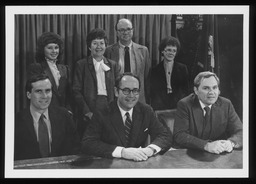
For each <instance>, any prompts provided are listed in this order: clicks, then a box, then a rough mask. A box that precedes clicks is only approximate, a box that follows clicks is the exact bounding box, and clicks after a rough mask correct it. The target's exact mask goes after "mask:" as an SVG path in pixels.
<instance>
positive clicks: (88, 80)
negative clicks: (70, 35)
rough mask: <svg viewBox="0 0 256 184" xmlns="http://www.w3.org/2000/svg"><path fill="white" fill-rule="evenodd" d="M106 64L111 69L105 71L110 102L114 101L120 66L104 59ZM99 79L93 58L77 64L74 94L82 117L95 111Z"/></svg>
mask: <svg viewBox="0 0 256 184" xmlns="http://www.w3.org/2000/svg"><path fill="white" fill-rule="evenodd" d="M103 60H104V63H105V64H106V65H107V66H108V67H109V68H110V70H109V71H105V82H106V89H107V99H108V102H111V101H112V100H114V97H115V94H114V86H115V79H116V78H117V76H118V75H119V66H118V65H117V64H116V63H115V62H114V61H111V60H110V59H107V58H104V59H103ZM97 90H98V87H97V77H96V71H95V68H94V64H93V58H92V57H91V56H89V57H88V58H85V59H82V60H79V61H78V62H77V63H76V67H75V72H74V80H73V94H74V98H75V102H76V105H77V108H78V113H79V114H80V116H83V115H84V114H86V113H88V112H94V111H95V101H96V99H97Z"/></svg>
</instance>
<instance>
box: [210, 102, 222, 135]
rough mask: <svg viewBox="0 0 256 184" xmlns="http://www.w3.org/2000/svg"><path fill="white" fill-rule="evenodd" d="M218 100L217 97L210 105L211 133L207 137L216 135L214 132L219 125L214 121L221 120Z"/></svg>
mask: <svg viewBox="0 0 256 184" xmlns="http://www.w3.org/2000/svg"><path fill="white" fill-rule="evenodd" d="M220 103H221V102H220V100H219V98H218V100H217V101H216V102H215V103H214V104H213V105H212V108H211V118H212V119H211V126H212V127H211V135H210V136H209V137H211V138H213V137H214V135H217V134H216V133H215V131H216V130H218V126H219V123H215V122H221V118H220V117H221V116H220V114H221V108H220V107H219V106H220Z"/></svg>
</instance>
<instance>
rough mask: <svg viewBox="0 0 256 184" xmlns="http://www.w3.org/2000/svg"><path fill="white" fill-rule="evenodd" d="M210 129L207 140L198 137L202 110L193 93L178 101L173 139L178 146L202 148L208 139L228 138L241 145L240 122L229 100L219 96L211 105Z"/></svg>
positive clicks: (200, 130) (238, 146)
mask: <svg viewBox="0 0 256 184" xmlns="http://www.w3.org/2000/svg"><path fill="white" fill-rule="evenodd" d="M211 117H212V120H211V121H212V131H211V133H210V135H209V140H203V139H201V138H199V135H201V133H202V126H203V124H202V122H203V110H202V108H201V106H200V103H199V100H198V98H197V96H196V95H195V94H190V95H189V96H187V97H185V98H183V99H182V100H180V101H179V102H178V106H177V111H176V116H175V123H174V133H173V134H174V140H175V143H177V144H178V145H179V146H182V147H186V148H196V149H201V150H203V149H204V146H205V144H206V143H207V142H208V141H215V140H221V139H225V140H226V139H229V140H231V141H233V142H234V143H235V144H236V146H235V147H236V148H241V147H242V127H243V125H242V122H241V120H240V119H239V117H238V115H237V114H236V112H235V110H234V107H233V105H232V103H231V101H230V100H228V99H226V98H224V97H220V96H219V98H218V100H217V101H216V102H215V103H214V104H213V105H212V108H211Z"/></svg>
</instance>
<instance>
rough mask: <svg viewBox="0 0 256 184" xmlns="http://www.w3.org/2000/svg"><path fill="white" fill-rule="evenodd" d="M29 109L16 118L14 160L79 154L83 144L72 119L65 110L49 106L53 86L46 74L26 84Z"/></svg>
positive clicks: (31, 79)
mask: <svg viewBox="0 0 256 184" xmlns="http://www.w3.org/2000/svg"><path fill="white" fill-rule="evenodd" d="M26 94H27V97H28V99H30V106H29V108H27V109H24V110H23V111H20V112H19V113H17V115H16V118H15V143H14V145H15V147H14V159H15V160H21V159H33V158H41V157H53V156H61V155H69V154H75V153H78V150H79V147H80V143H79V137H78V133H77V131H76V128H75V126H74V123H73V120H72V116H71V115H70V114H69V113H68V111H67V109H65V108H64V107H57V106H49V105H50V103H51V99H52V84H51V82H50V80H49V78H48V76H46V75H44V74H39V75H33V76H32V77H31V78H29V79H28V80H27V83H26Z"/></svg>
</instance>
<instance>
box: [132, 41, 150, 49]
mask: <svg viewBox="0 0 256 184" xmlns="http://www.w3.org/2000/svg"><path fill="white" fill-rule="evenodd" d="M132 44H133V47H134V48H135V49H143V50H148V48H147V47H146V46H145V45H141V44H138V43H135V42H132Z"/></svg>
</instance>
